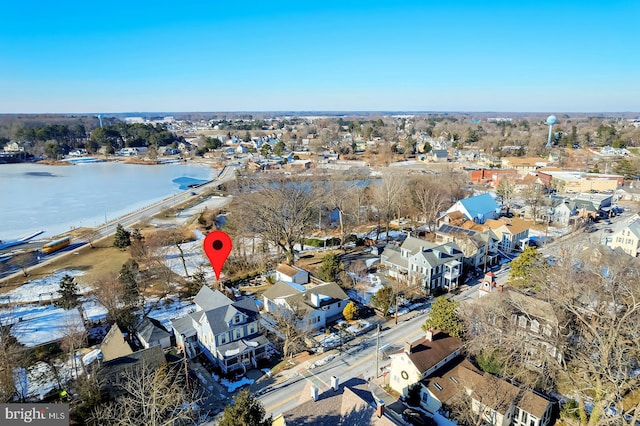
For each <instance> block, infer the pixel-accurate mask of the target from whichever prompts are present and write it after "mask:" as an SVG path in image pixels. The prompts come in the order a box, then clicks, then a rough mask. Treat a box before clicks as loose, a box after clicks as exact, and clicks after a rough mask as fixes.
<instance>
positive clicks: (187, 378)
mask: <svg viewBox="0 0 640 426" xmlns="http://www.w3.org/2000/svg"><path fill="white" fill-rule="evenodd" d="M182 344H183V345H184V347H183V348H182V354H183V358H184V382H185V384H186V387H187V393H188V392H189V369H188V368H187V338H186V336H185V335H184V334H183V335H182Z"/></svg>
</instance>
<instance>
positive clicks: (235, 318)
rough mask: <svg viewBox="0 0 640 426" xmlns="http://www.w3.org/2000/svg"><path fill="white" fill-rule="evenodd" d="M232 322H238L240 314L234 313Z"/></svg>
mask: <svg viewBox="0 0 640 426" xmlns="http://www.w3.org/2000/svg"><path fill="white" fill-rule="evenodd" d="M233 322H234V323H236V324H238V323H239V322H240V315H236V316H235V317H234V318H233Z"/></svg>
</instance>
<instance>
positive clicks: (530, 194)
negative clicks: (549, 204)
mask: <svg viewBox="0 0 640 426" xmlns="http://www.w3.org/2000/svg"><path fill="white" fill-rule="evenodd" d="M522 196H523V197H524V201H525V203H526V206H527V207H529V211H530V212H531V218H532V219H533V221H534V222H537V221H538V219H539V218H540V217H541V214H542V210H543V209H544V188H542V186H541V185H539V184H537V183H535V182H534V183H532V184H530V185H529V186H527V187H526V188H525V189H524V191H523V193H522Z"/></svg>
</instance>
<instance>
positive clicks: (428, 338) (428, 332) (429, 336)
mask: <svg viewBox="0 0 640 426" xmlns="http://www.w3.org/2000/svg"><path fill="white" fill-rule="evenodd" d="M425 337H426V338H427V340H428V341H430V342H433V330H431V329H429V330H427V333H426V335H425Z"/></svg>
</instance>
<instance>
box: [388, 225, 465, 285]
mask: <svg viewBox="0 0 640 426" xmlns="http://www.w3.org/2000/svg"><path fill="white" fill-rule="evenodd" d="M463 258H464V253H463V252H462V250H460V247H458V245H457V244H456V243H455V242H447V243H444V244H438V243H430V242H429V241H426V240H421V239H419V238H414V237H408V238H407V239H406V240H404V242H403V243H402V245H400V246H396V245H393V244H387V246H386V247H385V249H384V251H383V252H382V255H381V256H380V261H381V263H382V264H383V265H384V266H386V267H387V268H388V272H389V275H390V276H392V277H394V278H396V279H398V280H401V281H404V280H410V281H411V280H414V282H415V281H417V282H419V283H421V284H422V285H423V286H424V288H425V291H426V292H427V293H431V292H432V291H433V290H435V289H438V288H447V289H449V290H451V289H453V288H455V287H457V285H458V278H459V277H460V275H461V274H462V260H463Z"/></svg>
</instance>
